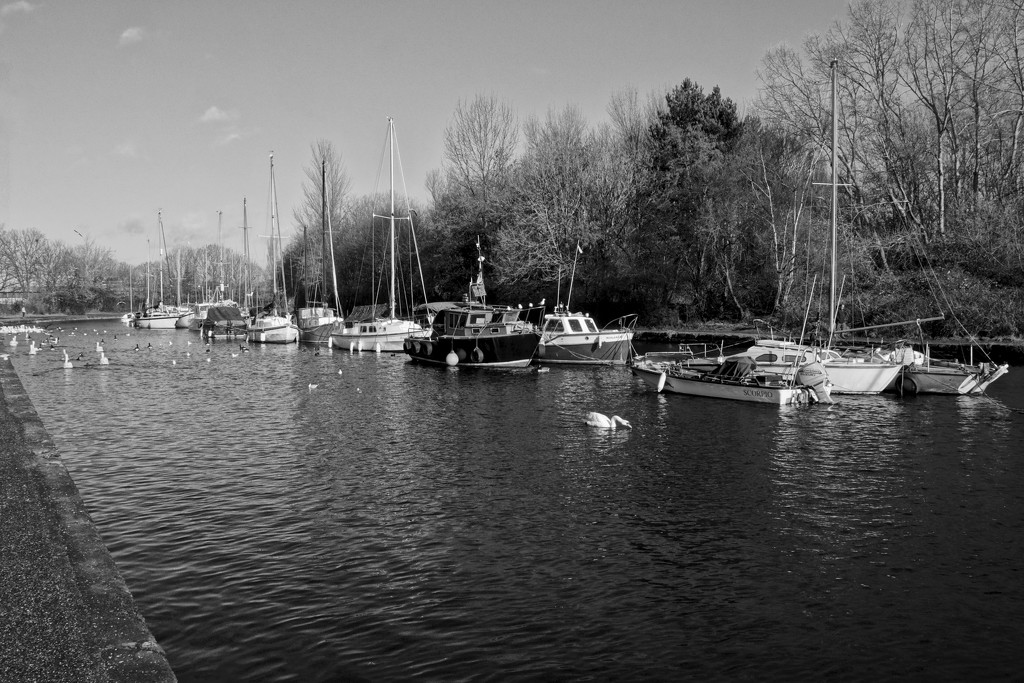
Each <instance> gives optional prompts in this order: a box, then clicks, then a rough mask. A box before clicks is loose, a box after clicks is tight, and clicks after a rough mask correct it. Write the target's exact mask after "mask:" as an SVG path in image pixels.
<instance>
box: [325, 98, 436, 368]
mask: <svg viewBox="0 0 1024 683" xmlns="http://www.w3.org/2000/svg"><path fill="white" fill-rule="evenodd" d="M388 149H389V153H390V159H391V163H390V171H391V209H390V212H389V214H388V215H387V216H385V218H387V219H388V223H389V229H388V244H389V247H388V254H389V257H390V261H391V263H390V268H389V274H390V277H391V280H390V288H389V289H388V304H387V311H386V315H383V316H379V315H374V316H373V317H372V318H371V319H364V320H353V316H351V315H350V316H349V320H348V321H347V322H346V324H345V326H344V327H342V328H339V329H336V330H335V331H333V332H332V333H331V344H333V345H334V347H336V348H339V349H344V350H348V351H392V352H399V353H400V352H401V351H402V349H403V343H404V341H405V340H406V339H407V338H413V337H416V338H426V337H428V336H429V335H430V331H429V330H425V329H423V326H422V325H420V324H419V323H418V322H416V321H414V320H411V319H409V318H400V317H399V316H398V314H397V311H396V304H395V122H394V120H393V119H391V118H390V117H389V118H388ZM408 220H409V221H410V225H411V221H412V215H411V214H410V215H409V217H408ZM371 310H374V312H376V306H373V308H372V309H371Z"/></svg>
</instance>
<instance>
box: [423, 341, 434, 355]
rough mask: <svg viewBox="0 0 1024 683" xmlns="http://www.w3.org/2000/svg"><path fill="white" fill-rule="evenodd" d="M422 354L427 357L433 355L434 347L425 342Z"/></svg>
mask: <svg viewBox="0 0 1024 683" xmlns="http://www.w3.org/2000/svg"><path fill="white" fill-rule="evenodd" d="M423 353H424V354H426V355H428V356H429V355H431V354H433V353H434V345H433V344H431V343H430V342H426V343H425V344H424V345H423Z"/></svg>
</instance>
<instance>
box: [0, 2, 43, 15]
mask: <svg viewBox="0 0 1024 683" xmlns="http://www.w3.org/2000/svg"><path fill="white" fill-rule="evenodd" d="M34 9H35V5H33V4H32V3H30V2H27V0H20V1H19V2H12V3H9V4H6V5H4V6H3V7H0V17H9V16H11V15H12V14H17V13H18V12H22V13H24V14H29V13H31V12H32V11H33V10H34Z"/></svg>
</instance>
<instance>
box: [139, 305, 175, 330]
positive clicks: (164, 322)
mask: <svg viewBox="0 0 1024 683" xmlns="http://www.w3.org/2000/svg"><path fill="white" fill-rule="evenodd" d="M180 317H181V311H179V310H178V308H177V306H164V305H163V304H162V303H161V304H158V305H156V306H150V307H149V308H146V309H145V310H143V311H142V313H140V314H139V315H136V316H135V319H134V320H133V321H132V324H133V325H135V327H139V328H142V329H144V330H173V329H174V327H175V325H176V324H177V322H178V318H180Z"/></svg>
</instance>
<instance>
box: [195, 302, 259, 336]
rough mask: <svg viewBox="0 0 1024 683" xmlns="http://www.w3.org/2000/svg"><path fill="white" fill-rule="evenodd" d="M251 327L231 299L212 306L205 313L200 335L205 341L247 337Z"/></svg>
mask: <svg viewBox="0 0 1024 683" xmlns="http://www.w3.org/2000/svg"><path fill="white" fill-rule="evenodd" d="M248 329H249V325H248V323H247V322H246V319H245V315H244V314H243V313H242V309H240V308H239V307H238V304H237V303H235V302H234V301H231V300H230V299H224V300H223V301H221V302H220V303H217V304H212V305H210V306H209V307H208V308H206V310H205V311H204V315H203V320H202V324H201V325H200V327H199V334H200V335H202V337H203V338H204V339H216V338H218V337H226V338H229V339H234V338H235V337H245V336H246V333H247V332H248Z"/></svg>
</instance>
